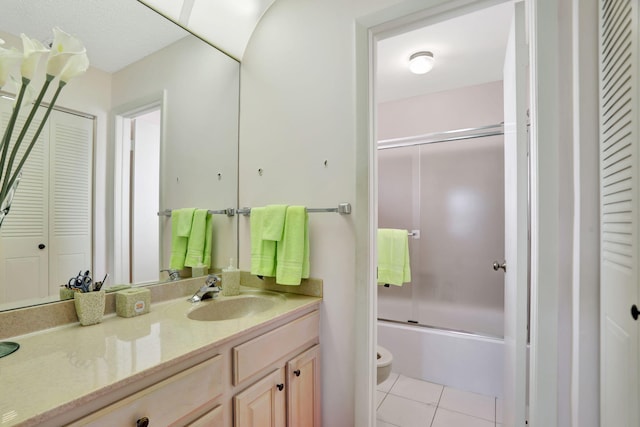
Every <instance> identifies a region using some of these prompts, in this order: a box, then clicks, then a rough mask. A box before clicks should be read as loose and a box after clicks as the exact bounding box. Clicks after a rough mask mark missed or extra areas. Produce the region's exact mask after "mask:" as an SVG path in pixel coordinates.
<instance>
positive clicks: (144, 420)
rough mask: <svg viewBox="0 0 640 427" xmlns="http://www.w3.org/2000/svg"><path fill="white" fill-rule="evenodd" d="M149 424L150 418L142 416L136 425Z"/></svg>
mask: <svg viewBox="0 0 640 427" xmlns="http://www.w3.org/2000/svg"><path fill="white" fill-rule="evenodd" d="M148 426H149V418H147V417H142V418H139V419H138V421H136V427H148Z"/></svg>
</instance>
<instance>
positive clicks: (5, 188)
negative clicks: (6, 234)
mask: <svg viewBox="0 0 640 427" xmlns="http://www.w3.org/2000/svg"><path fill="white" fill-rule="evenodd" d="M47 77H48V76H47ZM65 84H66V83H65V82H63V81H60V84H59V85H58V89H56V93H55V94H54V95H53V98H51V102H49V106H48V107H47V111H46V112H45V113H44V117H43V118H42V121H41V122H40V126H38V130H36V133H35V135H33V138H32V139H31V143H30V144H29V147H27V150H26V151H25V152H24V154H23V155H22V159H20V163H18V167H16V170H15V172H14V173H13V175H12V176H11V180H10V181H9V184H8V185H7V186H3V188H2V192H1V193H0V200H3V199H4V197H6V195H7V192H8V191H9V189H10V188H11V186H12V185H13V183H14V182H15V180H16V179H17V177H18V174H19V173H20V170H21V169H22V167H23V166H24V163H25V162H26V161H27V157H29V154H31V150H32V149H33V146H34V145H35V144H36V142H37V141H38V137H39V136H40V133H42V129H43V128H44V125H45V123H46V122H47V119H48V118H49V114H51V110H52V109H53V106H54V104H55V103H56V101H57V100H58V95H60V91H61V90H62V88H63V87H64V85H65Z"/></svg>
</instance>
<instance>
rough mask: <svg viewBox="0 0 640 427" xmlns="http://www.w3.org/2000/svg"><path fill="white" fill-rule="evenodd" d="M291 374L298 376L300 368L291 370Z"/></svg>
mask: <svg viewBox="0 0 640 427" xmlns="http://www.w3.org/2000/svg"><path fill="white" fill-rule="evenodd" d="M293 374H294V375H295V376H296V377H299V376H300V369H296V370H295V371H293Z"/></svg>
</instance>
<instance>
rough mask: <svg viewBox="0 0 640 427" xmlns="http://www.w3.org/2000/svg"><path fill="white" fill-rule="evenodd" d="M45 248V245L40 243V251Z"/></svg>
mask: <svg viewBox="0 0 640 427" xmlns="http://www.w3.org/2000/svg"><path fill="white" fill-rule="evenodd" d="M44 248H46V246H45V245H44V243H40V244H39V245H38V249H44Z"/></svg>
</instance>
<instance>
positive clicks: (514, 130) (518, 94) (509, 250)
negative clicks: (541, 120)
mask: <svg viewBox="0 0 640 427" xmlns="http://www.w3.org/2000/svg"><path fill="white" fill-rule="evenodd" d="M524 23H525V16H524V3H522V2H520V3H516V4H515V5H514V15H513V21H512V25H511V32H510V34H509V41H508V44H507V52H506V55H505V63H504V111H505V113H504V169H505V170H504V172H505V173H504V182H505V191H504V194H505V216H504V218H505V245H504V249H505V261H506V272H505V281H504V284H505V293H504V311H505V313H504V342H505V352H506V354H505V375H504V378H505V380H504V381H505V383H504V390H503V395H504V405H503V408H504V414H503V419H504V425H505V426H524V425H525V417H526V390H527V377H526V369H527V368H526V357H527V353H526V351H527V320H528V316H527V299H528V289H527V275H528V264H527V260H528V242H527V239H528V225H527V205H528V204H527V199H528V196H527V194H528V158H527V147H528V138H527V83H526V76H527V61H528V59H527V58H528V56H527V46H526V41H525V32H524Z"/></svg>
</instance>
